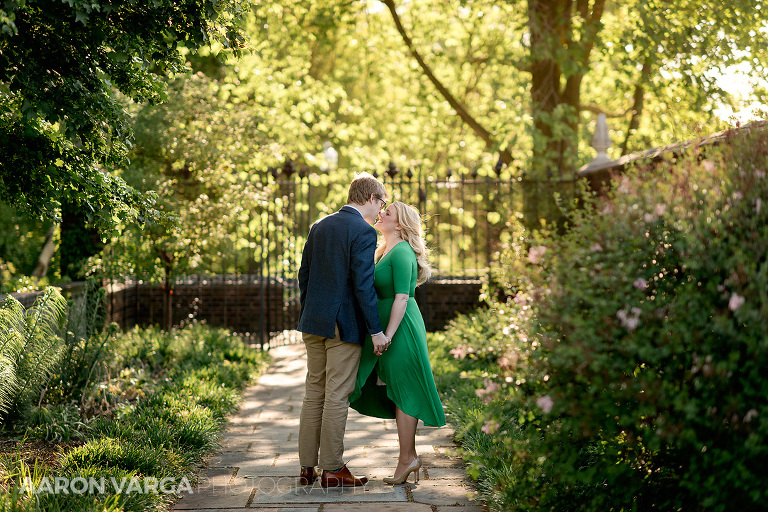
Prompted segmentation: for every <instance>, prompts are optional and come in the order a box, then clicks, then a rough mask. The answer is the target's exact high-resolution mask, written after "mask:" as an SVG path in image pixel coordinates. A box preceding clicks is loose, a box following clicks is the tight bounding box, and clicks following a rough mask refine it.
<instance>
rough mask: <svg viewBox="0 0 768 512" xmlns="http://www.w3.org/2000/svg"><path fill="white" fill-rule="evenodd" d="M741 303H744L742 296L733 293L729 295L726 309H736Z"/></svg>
mask: <svg viewBox="0 0 768 512" xmlns="http://www.w3.org/2000/svg"><path fill="white" fill-rule="evenodd" d="M742 304H744V297H742V296H741V295H739V294H738V293H734V294H733V295H731V299H730V300H729V301H728V309H730V310H731V311H736V310H737V309H739V308H740V307H741V305H742Z"/></svg>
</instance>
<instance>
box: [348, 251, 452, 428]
mask: <svg viewBox="0 0 768 512" xmlns="http://www.w3.org/2000/svg"><path fill="white" fill-rule="evenodd" d="M417 272H418V267H417V264H416V254H415V253H414V252H413V249H412V248H411V246H410V245H409V244H408V243H407V242H400V243H398V244H397V245H395V246H394V247H393V248H392V249H391V250H390V251H389V252H388V253H387V254H386V255H384V257H382V258H381V259H380V260H379V261H378V263H376V270H375V273H374V286H375V287H376V293H377V294H378V296H379V318H380V319H381V325H382V326H384V327H385V328H386V326H387V324H388V323H389V316H390V313H391V312H392V303H393V302H394V299H395V294H396V293H407V294H408V295H409V296H410V298H409V299H408V306H407V307H406V310H405V316H403V320H402V322H400V326H399V327H398V328H397V331H396V332H395V335H394V337H393V338H392V343H391V345H390V346H389V348H388V349H387V350H386V351H385V352H384V354H382V355H381V356H377V355H376V354H374V353H373V342H372V341H371V337H370V336H367V337H366V339H365V341H364V342H363V353H362V355H361V358H360V368H359V370H358V372H357V382H356V383H355V390H354V391H353V392H352V394H351V395H350V397H349V401H350V407H352V408H353V409H355V410H356V411H358V412H359V413H361V414H365V415H366V416H374V417H377V418H394V417H395V405H397V407H399V408H400V410H401V411H403V412H405V413H406V414H409V415H411V416H413V417H415V418H418V419H420V420H421V421H423V422H424V425H427V426H430V427H441V426H443V425H445V414H444V413H443V406H442V404H441V403H440V397H439V396H438V394H437V388H436V387H435V378H434V377H433V376H432V367H431V366H430V364H429V351H428V350H427V330H426V328H425V327H424V319H423V318H422V316H421V312H420V311H419V307H418V305H417V304H416V299H414V292H415V290H416V275H417ZM379 380H381V382H383V383H384V384H382V383H381V382H379Z"/></svg>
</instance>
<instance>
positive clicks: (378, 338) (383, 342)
mask: <svg viewBox="0 0 768 512" xmlns="http://www.w3.org/2000/svg"><path fill="white" fill-rule="evenodd" d="M371 341H372V342H373V353H374V354H376V355H377V356H380V355H381V354H383V353H384V351H385V350H387V347H389V343H390V339H389V338H387V337H386V336H385V335H384V333H382V334H376V335H374V336H371Z"/></svg>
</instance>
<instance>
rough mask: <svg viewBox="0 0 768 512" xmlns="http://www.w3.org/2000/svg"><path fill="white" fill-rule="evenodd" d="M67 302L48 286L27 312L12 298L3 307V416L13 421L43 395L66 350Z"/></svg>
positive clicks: (0, 391) (0, 318)
mask: <svg viewBox="0 0 768 512" xmlns="http://www.w3.org/2000/svg"><path fill="white" fill-rule="evenodd" d="M65 309H66V300H65V299H64V297H62V296H61V293H60V292H59V290H58V289H57V288H54V287H49V288H47V289H46V290H45V292H44V293H43V294H42V295H40V297H38V299H37V300H36V301H35V304H34V305H33V306H32V307H31V308H29V310H27V311H26V312H25V311H24V308H23V306H22V305H21V304H20V303H19V302H18V301H17V300H16V299H14V298H13V297H11V296H8V297H6V299H5V301H4V302H3V304H2V306H0V375H1V376H2V377H0V378H2V381H0V413H3V415H2V417H3V419H4V421H6V422H7V421H9V420H10V421H12V420H13V419H14V418H16V417H18V415H19V414H20V413H21V412H22V409H23V408H24V407H26V406H28V405H29V404H31V403H32V402H33V401H36V400H37V399H38V398H39V396H40V391H41V390H42V389H43V388H44V387H45V385H46V384H47V382H48V379H49V378H50V376H51V375H52V374H53V372H54V371H55V370H56V365H57V364H58V362H59V359H60V357H61V352H62V350H63V348H64V347H63V344H62V339H61V337H60V336H59V332H60V329H61V327H62V325H63V321H64V318H65Z"/></svg>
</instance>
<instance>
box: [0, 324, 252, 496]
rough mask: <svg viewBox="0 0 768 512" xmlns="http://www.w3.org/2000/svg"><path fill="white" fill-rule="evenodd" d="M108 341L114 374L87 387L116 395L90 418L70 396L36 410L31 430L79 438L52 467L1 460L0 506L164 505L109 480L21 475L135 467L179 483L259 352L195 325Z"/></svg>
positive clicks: (130, 473)
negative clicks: (45, 482)
mask: <svg viewBox="0 0 768 512" xmlns="http://www.w3.org/2000/svg"><path fill="white" fill-rule="evenodd" d="M109 351H110V352H114V353H113V355H111V356H110V357H107V358H106V359H105V362H106V363H107V367H108V368H109V373H110V374H111V375H113V377H112V378H111V379H108V380H105V381H102V382H100V383H99V386H96V387H94V389H93V390H92V391H94V392H97V393H99V396H101V397H103V398H105V399H106V397H107V396H108V395H109V393H111V394H112V398H113V399H114V402H115V403H113V404H112V407H111V408H108V409H107V410H102V411H101V414H100V415H99V416H97V417H95V418H93V419H91V420H88V421H82V420H79V418H80V414H79V413H78V410H77V408H76V407H74V406H71V405H70V406H67V405H61V406H48V407H43V408H39V409H37V410H35V411H34V413H33V414H32V415H31V416H29V417H28V419H27V421H28V423H29V426H30V430H29V431H28V434H32V435H33V436H40V437H42V436H43V435H48V436H49V439H51V440H58V441H63V440H64V436H65V435H70V436H71V438H72V439H84V440H85V443H84V444H82V445H81V446H76V447H74V448H71V449H69V450H68V451H67V452H66V453H65V454H64V455H63V456H62V457H61V461H60V467H57V468H56V469H55V471H53V470H52V469H51V468H48V467H42V466H41V467H40V468H39V469H36V470H35V475H30V469H29V467H28V466H27V465H26V464H25V463H24V461H23V460H21V459H19V458H12V460H6V461H2V460H0V462H1V463H2V465H1V466H0V470H2V471H3V472H4V473H5V475H7V476H6V480H10V482H9V481H6V482H3V484H4V485H5V486H6V487H8V490H7V492H3V493H0V509H2V507H5V509H6V510H99V511H101V510H126V511H127V510H131V511H144V510H167V509H168V507H169V506H170V502H171V500H172V499H173V495H171V494H165V493H153V492H149V493H136V492H123V493H119V494H114V493H113V492H112V491H113V489H112V488H111V487H110V486H109V485H108V486H107V488H106V492H105V493H98V494H95V495H91V494H88V493H85V494H81V495H72V494H69V495H64V494H48V493H45V492H43V493H41V494H38V495H33V496H29V495H24V496H22V495H20V494H19V489H20V487H21V486H22V484H23V482H24V477H25V476H28V477H30V478H31V480H32V482H33V483H35V485H37V486H39V482H40V481H41V479H42V478H43V477H44V476H45V477H48V478H50V477H52V476H63V477H65V478H69V479H72V478H76V477H81V478H85V479H88V478H90V477H93V478H95V479H97V480H98V479H100V478H101V477H104V478H105V479H107V481H109V479H110V478H115V479H116V480H117V482H120V481H121V479H123V478H126V479H128V480H129V481H130V479H132V478H134V477H135V478H138V483H139V485H140V486H142V488H144V485H145V482H148V479H150V478H152V479H157V480H158V481H160V480H162V479H163V478H170V479H172V481H173V482H174V483H175V484H177V485H178V484H179V483H181V482H182V480H181V479H182V477H186V478H187V479H188V481H189V480H191V478H192V475H193V473H194V471H195V470H196V469H197V468H198V467H199V465H200V464H201V462H202V461H203V460H204V458H205V457H206V456H207V455H208V454H210V453H211V451H212V450H214V449H215V448H216V446H217V441H218V439H219V436H220V434H221V431H222V429H223V427H224V424H225V420H226V417H227V415H228V414H229V413H231V412H232V411H233V410H235V409H236V408H237V406H238V403H239V398H240V390H242V388H243V387H244V386H245V385H246V384H247V383H248V382H249V380H250V378H251V377H252V375H253V373H254V372H256V371H259V370H261V369H262V368H263V367H264V365H265V362H266V355H265V354H264V353H260V352H257V351H255V350H254V349H251V348H248V347H247V346H246V345H245V344H244V343H243V342H242V340H240V339H239V338H236V337H232V336H230V335H229V334H228V333H227V332H226V331H223V330H211V329H207V328H205V327H204V326H200V325H193V326H190V327H188V328H186V329H183V330H178V331H174V332H171V333H165V332H162V331H159V330H157V329H149V330H139V329H135V330H133V331H131V332H129V333H126V334H125V335H123V336H120V337H118V338H117V339H115V340H114V342H110V344H109ZM137 368H141V369H142V370H141V371H137V370H136V369H137ZM118 383H119V384H118ZM108 390H109V391H108ZM118 395H119V396H118ZM80 413H82V411H80ZM35 467H37V466H35Z"/></svg>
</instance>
